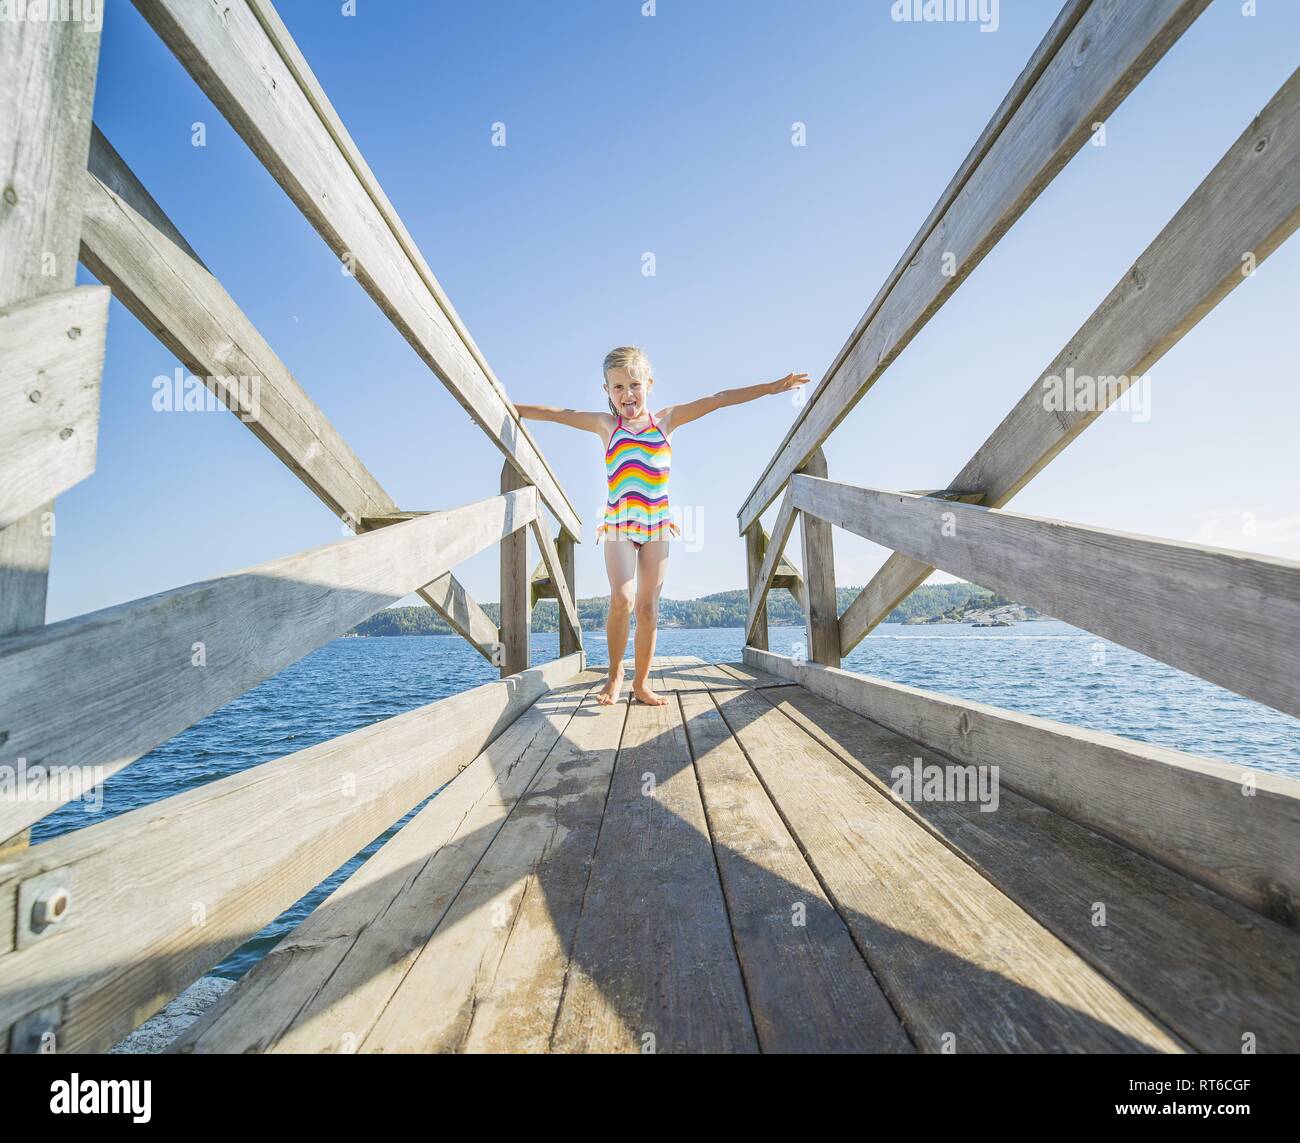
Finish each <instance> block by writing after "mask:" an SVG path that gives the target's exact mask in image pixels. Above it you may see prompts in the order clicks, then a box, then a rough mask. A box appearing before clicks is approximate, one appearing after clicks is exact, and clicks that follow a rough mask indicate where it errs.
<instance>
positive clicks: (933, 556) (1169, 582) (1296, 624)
mask: <svg viewBox="0 0 1300 1143" xmlns="http://www.w3.org/2000/svg"><path fill="white" fill-rule="evenodd" d="M791 490H792V492H793V493H794V498H795V504H796V505H797V506H798V507H799V508H800V510H801V511H802V512H803V514H804V518H805V519H807V517H808V516H810V515H813V516H819V517H821V518H822V519H824V520H827V521H829V522H830V523H832V524H835V525H836V526H838V527H841V528H845V529H847V530H848V531H850V532H853V533H855V534H856V535H859V536H863V537H865V538H866V539H868V540H872V541H874V542H875V543H878V544H882V545H884V546H885V547H888V548H894V549H895V550H896V551H899V552H903V553H905V554H906V555H909V556H911V557H913V558H914V559H917V560H920V561H922V562H924V563H927V564H933V565H934V566H935V567H938V568H942V569H943V570H944V571H946V572H950V573H951V574H953V575H956V576H961V577H962V578H963V579H966V580H969V581H970V582H971V583H977V584H980V585H981V586H983V587H987V588H990V589H992V590H994V591H999V592H1002V593H1004V594H1005V595H1007V596H1008V597H1010V598H1012V599H1016V600H1019V601H1020V602H1022V603H1025V604H1027V605H1029V606H1031V607H1035V608H1037V609H1038V610H1039V611H1041V612H1042V613H1043V614H1044V615H1051V616H1054V617H1056V618H1057V619H1061V620H1064V621H1065V622H1066V623H1073V624H1074V625H1075V626H1076V627H1082V628H1083V629H1084V630H1086V631H1092V632H1094V633H1096V634H1098V635H1101V636H1102V637H1104V638H1106V639H1111V640H1113V641H1114V642H1116V643H1119V644H1122V645H1123V646H1125V647H1130V648H1132V649H1133V650H1134V651H1138V652H1140V653H1141V654H1144V655H1150V656H1151V657H1152V658H1153V659H1159V660H1160V661H1161V662H1162V663H1168V664H1169V665H1170V666H1173V667H1177V668H1179V669H1180V670H1183V671H1189V672H1191V673H1192V674H1194V675H1199V676H1200V677H1201V678H1203V679H1209V680H1210V682H1212V683H1217V684H1218V685H1219V686H1221V687H1226V688H1227V689H1228V690H1231V691H1235V692H1236V693H1237V694H1241V695H1245V696H1246V697H1247V698H1252V699H1257V700H1258V701H1260V702H1265V703H1268V704H1269V705H1270V706H1274V707H1276V708H1277V709H1278V710H1282V711H1285V712H1286V713H1287V714H1291V715H1300V561H1295V560H1284V559H1279V558H1276V557H1272V556H1255V555H1250V554H1249V553H1246V552H1234V551H1229V550H1227V549H1224V548H1208V547H1203V546H1201V545H1198V544H1188V543H1182V542H1179V541H1175V540H1160V539H1156V538H1154V537H1151V536H1134V535H1130V534H1128V533H1125V532H1111V531H1107V530H1105V529H1103V528H1090V527H1085V526H1083V525H1081V524H1067V523H1064V522H1062V521H1060V520H1046V519H1043V518H1041V517H1037V516H1022V515H1019V514H1018V513H1013V512H1007V511H1005V510H998V509H990V508H981V507H977V506H975V505H971V504H957V503H944V502H942V501H936V500H933V499H931V498H929V497H924V496H908V495H907V494H905V493H902V492H885V491H882V490H880V489H876V488H858V487H855V486H853V485H850V484H838V483H835V482H834V481H829V480H820V479H817V478H815V477H809V476H796V477H795V478H794V479H793V481H792V482H791Z"/></svg>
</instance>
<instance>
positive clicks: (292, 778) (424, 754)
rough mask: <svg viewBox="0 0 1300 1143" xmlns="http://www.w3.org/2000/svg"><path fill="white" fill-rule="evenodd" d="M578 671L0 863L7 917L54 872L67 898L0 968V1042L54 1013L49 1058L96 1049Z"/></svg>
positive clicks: (406, 723) (569, 664) (148, 809)
mask: <svg viewBox="0 0 1300 1143" xmlns="http://www.w3.org/2000/svg"><path fill="white" fill-rule="evenodd" d="M577 667H578V660H577V659H576V658H570V659H567V660H556V661H555V662H553V663H548V664H546V665H544V666H542V667H537V668H535V669H533V670H531V671H528V672H525V673H524V674H523V675H519V676H517V677H515V678H512V679H508V680H504V681H501V682H493V683H488V684H486V685H484V686H481V687H477V688H475V689H473V690H470V691H465V692H463V693H462V694H458V695H453V696H452V697H450V698H447V699H443V700H442V701H440V702H437V703H433V704H431V705H429V706H426V707H421V708H419V709H417V710H414V711H410V712H408V713H406V714H402V715H398V716H397V717H396V718H391V719H386V720H385V721H383V722H379V723H375V724H373V725H371V726H367V727H364V728H362V729H361V730H357V731H353V732H352V733H351V734H347V735H343V736H342V737H340V738H335V739H332V740H330V741H328V742H324V743H321V744H320V745H318V746H313V747H310V748H308V749H306V750H302V751H299V752H298V753H296V754H291V755H289V756H287V757H285V758H281V759H278V760H277V761H275V762H268V763H265V764H264V765H261V766H257V767H254V768H253V769H251V770H247V771H245V772H243V773H240V774H234V775H231V776H230V777H228V778H223V779H221V780H220V781H217V782H213V783H210V784H208V785H206V786H202V787H199V788H197V789H193V790H189V791H187V792H186V793H183V794H178V795H176V796H174V797H171V798H167V799H165V800H163V801H160V802H155V803H153V804H151V805H148V806H144V807H142V808H140V809H138V810H132V811H130V812H128V813H125V814H121V815H119V816H118V817H116V818H113V819H112V820H110V821H107V822H103V823H102V824H99V825H95V826H89V827H87V828H85V829H80V830H76V831H74V832H72V833H69V834H65V835H63V836H61V837H59V838H56V839H54V840H53V841H48V842H44V843H42V844H40V845H37V846H35V847H33V848H32V849H30V850H28V851H27V852H26V854H24V855H23V856H22V857H21V858H18V859H15V860H10V861H8V862H6V863H4V864H0V903H3V904H4V905H5V906H6V913H7V914H8V915H9V916H12V910H13V901H14V891H15V889H16V887H17V886H19V885H21V884H22V883H23V882H24V881H27V880H29V879H30V878H32V877H34V876H37V875H39V874H41V873H45V872H49V871H55V870H61V871H63V873H64V874H65V876H66V878H67V880H68V883H69V884H70V886H71V889H72V895H73V904H72V909H71V911H70V913H69V915H68V919H67V921H65V922H64V923H63V925H62V926H61V927H60V931H59V932H57V933H54V934H51V935H50V936H48V937H46V938H44V939H42V940H40V941H37V942H36V943H35V944H32V945H30V946H29V947H27V948H25V949H23V950H22V951H18V952H14V951H7V952H5V953H4V954H3V955H0V1029H8V1028H9V1027H10V1025H12V1024H13V1023H14V1021H15V1020H17V1019H19V1018H21V1017H22V1016H23V1015H25V1014H26V1013H28V1012H31V1011H33V1010H36V1009H39V1008H41V1007H44V1006H45V1005H48V1004H51V1003H61V1004H62V1006H63V1024H62V1026H61V1027H60V1029H59V1031H58V1050H59V1051H103V1050H105V1049H106V1048H107V1047H108V1046H109V1045H111V1044H113V1043H116V1042H117V1040H119V1039H121V1037H122V1036H124V1035H125V1034H126V1033H127V1032H129V1031H130V1030H131V1029H132V1028H134V1027H135V1026H136V1025H137V1024H139V1023H140V1022H141V1021H142V1020H144V1019H145V1018H146V1017H148V1016H150V1015H151V1014H152V1013H153V1012H155V1011H157V1009H159V1008H160V1007H162V1005H163V1004H164V1003H166V1001H167V1000H168V999H170V998H171V997H172V996H174V995H176V994H177V993H178V992H180V991H181V990H182V989H183V988H184V987H185V986H186V985H188V984H189V983H190V982H191V981H193V980H195V979H196V978H197V977H199V976H200V975H202V974H203V973H204V972H205V971H206V970H207V969H209V968H211V967H212V965H214V964H216V963H218V962H219V961H220V960H221V959H223V958H224V957H225V956H227V955H228V954H229V953H230V952H232V951H233V950H234V949H236V948H238V947H239V946H240V945H241V944H242V943H244V941H246V940H247V939H249V938H250V937H252V936H253V935H254V934H255V933H257V932H258V931H259V930H260V929H261V927H262V926H263V925H264V924H266V923H267V922H268V921H270V920H272V919H273V918H274V917H276V916H277V915H279V913H281V912H282V911H283V910H284V909H286V908H288V907H289V906H290V905H291V904H293V902H294V901H296V900H298V899H299V898H300V897H301V896H302V895H303V894H304V893H306V892H307V891H308V890H310V889H311V888H312V887H313V886H315V885H317V884H319V883H320V881H321V880H323V879H324V878H325V877H326V876H328V875H329V874H330V873H331V872H332V871H333V870H335V869H337V868H338V867H339V866H340V865H342V864H343V863H344V862H345V861H347V860H348V859H349V858H350V857H352V856H353V855H354V854H355V853H357V851H358V850H360V849H361V848H363V847H364V846H365V845H366V844H367V843H368V842H369V841H371V840H372V839H374V838H375V837H377V836H378V835H379V834H381V833H382V832H383V831H384V830H385V829H387V828H388V827H389V826H390V825H392V824H393V822H395V821H397V820H398V819H399V818H401V816H402V815H403V814H405V813H407V812H408V811H409V810H410V809H411V808H412V807H413V806H415V805H417V804H418V803H419V802H420V801H421V800H422V799H423V798H425V797H427V796H428V795H429V794H430V793H432V792H433V791H434V790H436V789H437V788H438V787H439V786H441V785H443V784H444V783H446V782H448V781H450V780H451V779H452V778H454V777H455V776H456V773H457V771H458V770H459V769H460V768H462V767H463V766H465V765H466V764H467V763H469V762H470V761H471V760H473V759H474V758H475V757H476V756H477V755H479V754H480V752H482V751H483V750H484V748H485V747H487V746H488V745H489V744H490V743H492V742H493V741H494V740H495V739H496V738H497V737H498V736H499V735H500V734H502V732H503V731H505V730H506V729H507V727H509V726H510V725H511V723H513V722H514V720H515V719H516V718H517V717H518V716H519V715H521V714H522V713H523V711H524V710H526V709H527V707H528V706H529V705H530V704H531V703H532V702H533V701H534V700H536V699H537V698H538V697H539V696H540V695H542V694H543V693H545V692H546V691H547V690H548V689H549V688H550V687H552V686H555V685H559V684H561V683H563V682H564V681H566V679H568V678H571V677H572V675H573V672H574V670H575V669H576V668H577ZM492 760H494V758H493V757H492V756H491V755H489V761H492ZM124 917H129V918H130V923H129V924H123V923H122V919H123V918H124ZM6 1038H7V1037H6Z"/></svg>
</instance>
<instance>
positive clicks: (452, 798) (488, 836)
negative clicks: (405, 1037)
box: [171, 676, 596, 1053]
mask: <svg viewBox="0 0 1300 1143" xmlns="http://www.w3.org/2000/svg"><path fill="white" fill-rule="evenodd" d="M497 685H503V684H497ZM595 685H596V680H595V677H594V676H593V677H590V678H587V679H586V680H585V681H584V680H579V679H574V680H573V681H571V682H568V683H565V684H561V685H560V686H557V687H555V688H554V689H553V690H552V691H551V692H550V693H548V694H544V695H542V696H541V697H540V698H538V699H537V701H536V702H535V703H534V704H533V705H532V706H531V707H530V708H529V709H528V710H527V711H525V712H524V713H523V714H521V715H520V716H519V717H518V718H517V719H516V720H515V721H514V722H513V723H512V724H511V725H510V726H509V727H508V728H507V729H506V730H505V731H504V732H502V734H501V735H500V736H499V737H498V738H497V739H496V740H495V741H494V742H492V744H491V745H490V746H488V747H487V749H486V750H484V751H483V753H481V754H480V755H479V756H478V757H477V758H476V759H474V761H473V762H472V763H470V764H469V765H468V766H466V767H465V768H464V769H462V770H461V772H460V773H459V774H457V775H456V776H455V778H454V780H453V781H452V782H451V783H450V784H449V785H447V786H446V787H445V788H444V789H442V790H441V791H440V792H439V793H438V795H437V797H436V798H434V799H433V800H432V801H431V802H429V803H428V805H426V806H425V807H424V808H423V809H421V810H420V812H419V813H418V814H416V815H415V817H413V818H412V819H411V820H410V821H409V822H407V823H406V824H405V825H404V826H402V828H401V829H400V830H399V831H397V833H396V834H395V835H394V836H393V837H392V838H391V839H390V840H389V841H387V842H386V843H385V844H384V845H383V847H382V848H381V849H380V850H379V852H378V853H376V854H375V855H374V856H373V857H371V858H370V859H369V860H368V861H367V862H366V863H365V864H364V865H363V866H361V868H360V869H358V870H357V871H356V872H355V873H354V874H353V875H352V876H351V877H349V878H348V879H347V881H345V882H344V883H343V884H342V885H340V886H339V887H338V889H336V890H335V891H334V892H333V893H332V894H330V896H329V897H328V898H326V900H324V901H323V902H321V904H320V905H319V906H317V908H316V909H315V910H314V911H313V912H312V913H311V915H310V916H309V917H307V919H306V920H304V921H303V922H302V924H300V925H299V926H298V927H297V928H295V929H294V931H293V932H292V933H290V934H289V935H288V936H287V937H285V938H284V940H282V941H281V942H280V943H279V944H278V945H276V946H275V948H273V949H272V950H271V951H270V952H269V953H267V955H266V956H265V957H264V958H263V959H262V960H260V961H258V963H257V964H256V965H254V966H253V968H252V969H251V970H250V971H249V973H248V975H247V976H245V977H244V978H243V979H241V981H240V983H239V987H238V988H236V989H234V990H232V991H231V992H229V993H227V995H226V996H225V997H224V998H223V999H222V1001H221V1002H220V1003H219V1004H218V1005H216V1006H214V1008H213V1009H212V1010H210V1011H209V1012H208V1013H206V1014H205V1016H204V1018H203V1020H202V1021H200V1022H198V1023H196V1024H195V1025H194V1026H192V1027H191V1028H190V1029H188V1030H187V1031H186V1033H185V1035H184V1036H182V1037H181V1038H180V1039H179V1040H178V1041H177V1042H176V1044H174V1045H173V1047H172V1049H171V1050H172V1051H175V1052H183V1053H189V1052H196V1053H210V1052H221V1053H230V1052H338V1053H347V1052H355V1051H358V1050H359V1049H360V1047H361V1044H362V1041H363V1040H364V1039H365V1038H366V1036H367V1035H368V1034H369V1032H370V1030H371V1029H372V1028H373V1027H374V1024H375V1022H376V1021H377V1020H378V1019H379V1018H380V1016H381V1014H382V1013H383V1011H384V1008H385V1006H386V1005H387V1004H388V1003H389V1001H390V999H391V998H392V995H393V993H394V992H395V991H396V990H397V988H398V987H399V985H400V984H401V983H402V980H403V978H404V977H405V975H406V974H407V972H409V971H410V969H411V966H412V965H413V963H414V962H415V959H416V957H417V955H418V954H419V953H420V951H421V950H422V949H423V948H424V946H425V944H426V943H427V942H428V941H429V939H430V937H431V935H432V934H433V932H434V931H435V930H436V929H437V927H438V925H439V923H440V922H441V920H442V919H443V917H444V916H445V915H446V912H447V909H448V908H449V906H450V905H451V903H452V901H454V900H455V898H456V895H457V894H458V893H459V892H460V891H461V888H462V887H463V886H464V885H465V883H466V882H467V881H468V879H469V878H470V876H471V875H472V874H473V873H474V871H475V869H476V868H477V867H478V865H479V863H480V861H481V860H482V858H483V855H484V854H485V853H486V852H487V850H488V848H489V846H491V845H492V844H493V842H494V840H495V839H496V838H497V837H498V836H499V834H500V831H501V828H502V827H503V826H504V824H505V822H506V820H507V818H508V817H509V815H510V813H511V812H512V810H513V809H514V807H515V806H516V804H517V803H518V800H519V798H520V797H521V796H522V795H523V794H524V792H525V791H526V790H527V789H528V788H529V787H530V785H531V783H532V782H533V780H534V778H535V777H536V776H537V772H538V770H539V768H540V767H541V766H542V764H543V763H544V762H545V760H546V758H547V757H548V755H549V754H550V752H551V749H552V747H553V746H554V745H555V743H556V741H557V739H558V738H559V737H560V736H561V734H562V733H563V732H564V730H565V728H566V727H567V726H568V724H569V722H570V720H571V719H572V717H573V714H574V712H575V711H576V710H577V708H578V706H579V705H580V704H581V702H582V700H583V698H584V696H585V695H586V694H587V693H588V692H589V691H590V690H591V689H592V688H593V687H594V686H595Z"/></svg>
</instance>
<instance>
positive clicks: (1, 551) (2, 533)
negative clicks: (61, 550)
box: [0, 500, 54, 636]
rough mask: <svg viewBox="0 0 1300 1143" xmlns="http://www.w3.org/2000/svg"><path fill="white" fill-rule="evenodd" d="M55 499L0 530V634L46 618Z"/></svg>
mask: <svg viewBox="0 0 1300 1143" xmlns="http://www.w3.org/2000/svg"><path fill="white" fill-rule="evenodd" d="M53 538H54V501H53V500H50V501H48V502H47V503H45V504H42V505H41V506H40V507H39V508H36V509H34V510H33V511H31V512H29V513H28V514H27V515H26V516H24V517H23V518H22V519H21V520H19V521H17V522H16V523H13V524H10V525H9V527H7V528H4V529H3V530H0V636H3V635H8V634H11V633H12V632H15V631H26V630H27V629H28V628H31V627H39V626H40V625H41V624H42V623H44V622H45V588H46V582H47V577H48V573H49V567H50V545H51V542H52V540H53Z"/></svg>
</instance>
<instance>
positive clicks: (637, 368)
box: [601, 345, 652, 414]
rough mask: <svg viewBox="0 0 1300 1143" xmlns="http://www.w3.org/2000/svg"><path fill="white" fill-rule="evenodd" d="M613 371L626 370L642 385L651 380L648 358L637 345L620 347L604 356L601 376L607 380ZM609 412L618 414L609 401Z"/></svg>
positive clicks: (612, 403)
mask: <svg viewBox="0 0 1300 1143" xmlns="http://www.w3.org/2000/svg"><path fill="white" fill-rule="evenodd" d="M615 369H623V370H626V372H627V374H628V376H629V377H631V378H632V380H634V381H640V382H641V384H643V385H646V384H648V383H649V382H650V380H651V378H652V374H651V370H650V358H648V357H647V356H646V355H645V351H644V350H643V349H642V348H641V347H640V346H637V345H620V346H619V347H618V348H617V349H611V350H610V351H609V352H608V353H607V354H605V364H604V365H603V366H602V368H601V374H602V376H604V377H605V378H606V379H608V377H609V375H610V372H611V371H612V370H615ZM609 411H610V412H611V413H614V414H617V413H618V410H617V409H616V408H614V402H613V401H609Z"/></svg>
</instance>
